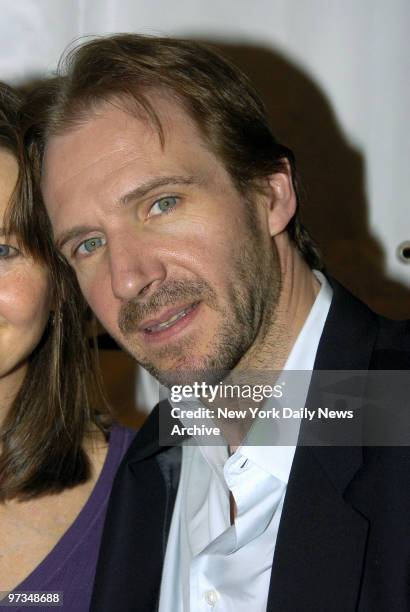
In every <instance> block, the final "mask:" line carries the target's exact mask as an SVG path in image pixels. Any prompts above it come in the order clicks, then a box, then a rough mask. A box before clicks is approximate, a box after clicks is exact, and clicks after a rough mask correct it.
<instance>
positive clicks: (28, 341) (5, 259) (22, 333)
mask: <svg viewBox="0 0 410 612" xmlns="http://www.w3.org/2000/svg"><path fill="white" fill-rule="evenodd" d="M17 174H18V167H17V162H16V160H15V158H14V157H13V155H12V154H11V153H9V152H8V151H6V150H2V149H0V392H1V397H0V402H1V401H2V400H3V401H4V399H5V397H7V395H8V394H9V393H10V394H11V396H12V395H13V394H14V393H15V392H16V391H17V389H18V386H19V385H20V384H21V382H22V380H23V377H24V374H25V371H26V367H27V363H28V358H29V356H30V354H31V353H32V352H33V350H34V348H35V347H36V346H37V344H38V342H39V341H40V339H41V336H42V334H43V331H44V328H45V325H46V322H47V319H48V317H49V314H50V303H51V290H50V281H49V276H48V273H47V270H46V268H45V267H44V266H43V265H41V264H40V263H37V262H35V261H34V260H33V258H32V257H31V256H29V255H27V254H24V253H23V252H22V251H21V250H20V249H19V247H18V244H17V240H16V239H15V237H14V236H11V237H9V238H6V236H5V234H4V230H3V226H4V215H5V211H6V209H7V206H8V203H9V200H10V196H11V194H12V191H13V189H14V186H15V184H16V180H17Z"/></svg>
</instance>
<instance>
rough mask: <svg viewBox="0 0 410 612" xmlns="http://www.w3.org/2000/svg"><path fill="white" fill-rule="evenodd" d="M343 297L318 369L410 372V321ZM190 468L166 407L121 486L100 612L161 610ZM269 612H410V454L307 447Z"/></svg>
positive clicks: (285, 518) (292, 488)
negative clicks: (162, 424) (162, 441)
mask: <svg viewBox="0 0 410 612" xmlns="http://www.w3.org/2000/svg"><path fill="white" fill-rule="evenodd" d="M333 289H334V297H333V301H332V304H331V308H330V311H329V315H328V318H327V321H326V324H325V328H324V331H323V334H322V337H321V341H320V344H319V348H318V352H317V357H316V361H315V370H326V369H328V370H339V369H340V370H369V369H389V370H391V369H402V370H403V369H410V323H409V322H407V323H406V322H392V321H388V320H386V319H384V318H382V317H378V316H377V315H375V314H374V313H372V312H371V311H370V310H369V309H368V308H367V307H366V306H364V305H363V304H362V303H360V302H359V301H357V300H356V299H355V298H354V297H353V296H351V295H350V294H349V293H348V292H347V291H346V290H344V289H343V288H342V287H340V285H338V284H337V283H335V284H334V287H333ZM180 464H181V449H180V448H179V447H160V446H159V445H158V406H157V407H156V409H155V410H154V412H153V413H152V414H151V416H150V417H149V418H148V420H147V422H146V424H145V425H144V427H143V428H142V429H141V430H140V432H139V434H138V435H137V437H136V439H135V441H134V443H133V444H132V446H131V447H130V449H129V451H128V453H127V455H126V457H125V458H124V461H123V463H122V466H121V468H120V470H119V472H118V475H117V478H116V481H115V484H114V488H113V491H112V496H111V501H110V504H109V509H108V514H107V519H106V524H105V530H104V536H103V540H102V545H101V553H100V559H99V563H98V568H97V575H96V580H95V585H94V595H93V600H92V606H91V610H92V611H93V612H128V611H129V612H131V611H132V612H153V611H155V610H156V609H157V606H158V597H159V589H160V582H161V572H162V564H163V558H164V554H165V549H166V544H167V537H168V533H169V527H170V522H171V517H172V511H173V505H174V501H175V496H176V491H177V486H178V480H179V473H180ZM267 610H268V611H269V612H299V611H300V612H302V611H303V612H309V611H312V612H353V611H360V612H379V611H380V612H404V611H405V610H406V611H407V610H410V448H409V447H406V446H401V447H361V446H350V447H342V446H339V447H313V446H312V447H309V446H300V447H298V448H297V450H296V453H295V457H294V461H293V465H292V470H291V474H290V479H289V483H288V487H287V492H286V497H285V503H284V508H283V512H282V518H281V523H280V527H279V532H278V538H277V543H276V549H275V555H274V561H273V568H272V574H271V582H270V589H269V599H268V607H267ZM170 612H172V610H170ZM250 612H252V611H251V610H250Z"/></svg>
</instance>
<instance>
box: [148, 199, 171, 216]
mask: <svg viewBox="0 0 410 612" xmlns="http://www.w3.org/2000/svg"><path fill="white" fill-rule="evenodd" d="M177 202H178V198H177V197H176V196H167V197H165V198H160V199H159V200H157V201H156V202H154V204H153V205H152V206H151V209H150V211H149V215H148V216H149V217H153V216H154V215H161V214H164V213H167V212H170V211H171V210H173V208H175V206H176V205H177Z"/></svg>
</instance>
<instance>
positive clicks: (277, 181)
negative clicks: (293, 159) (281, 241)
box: [266, 160, 297, 236]
mask: <svg viewBox="0 0 410 612" xmlns="http://www.w3.org/2000/svg"><path fill="white" fill-rule="evenodd" d="M267 181H268V190H267V193H268V200H267V206H268V208H267V211H266V213H267V215H268V226H269V233H270V235H271V236H277V235H278V234H280V233H281V232H283V231H284V229H285V228H286V227H287V225H288V223H289V221H290V220H291V219H292V217H293V215H294V214H295V212H296V207H297V200H296V193H295V189H294V187H293V182H292V172H291V168H290V165H289V162H288V161H287V160H284V162H283V170H281V171H280V172H275V173H274V174H271V175H270V176H269V177H268V179H267Z"/></svg>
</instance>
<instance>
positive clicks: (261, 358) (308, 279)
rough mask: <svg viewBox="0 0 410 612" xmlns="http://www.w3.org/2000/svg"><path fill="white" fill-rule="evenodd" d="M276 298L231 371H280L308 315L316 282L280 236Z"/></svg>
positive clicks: (287, 240) (314, 293)
mask: <svg viewBox="0 0 410 612" xmlns="http://www.w3.org/2000/svg"><path fill="white" fill-rule="evenodd" d="M279 240H280V243H281V244H280V248H278V252H279V256H280V267H281V290H280V295H279V301H278V303H277V305H276V308H275V310H274V312H273V313H272V317H271V320H270V321H269V322H268V324H267V326H266V331H265V333H264V337H263V338H261V339H260V340H259V341H256V342H255V343H254V345H253V346H252V347H251V349H250V350H249V351H248V352H247V353H246V355H244V357H243V358H242V359H241V361H240V362H239V364H238V366H237V367H236V368H235V371H237V372H239V371H245V372H253V371H264V372H269V371H281V370H282V369H283V367H284V365H285V363H286V360H287V358H288V356H289V354H290V352H291V350H292V347H293V345H294V344H295V342H296V339H297V337H298V335H299V333H300V331H301V329H302V327H303V325H304V323H305V321H306V319H307V317H308V315H309V312H310V310H311V308H312V306H313V303H314V301H315V299H316V296H317V295H318V293H319V290H320V283H319V281H318V280H317V278H316V277H315V275H314V274H313V272H312V270H311V269H310V268H309V267H308V265H307V264H306V262H305V261H304V260H303V259H302V257H301V256H300V255H299V253H298V252H297V250H296V248H295V247H294V245H293V244H292V243H291V242H290V241H289V239H288V238H287V236H283V235H282V236H281V237H280V239H279Z"/></svg>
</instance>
